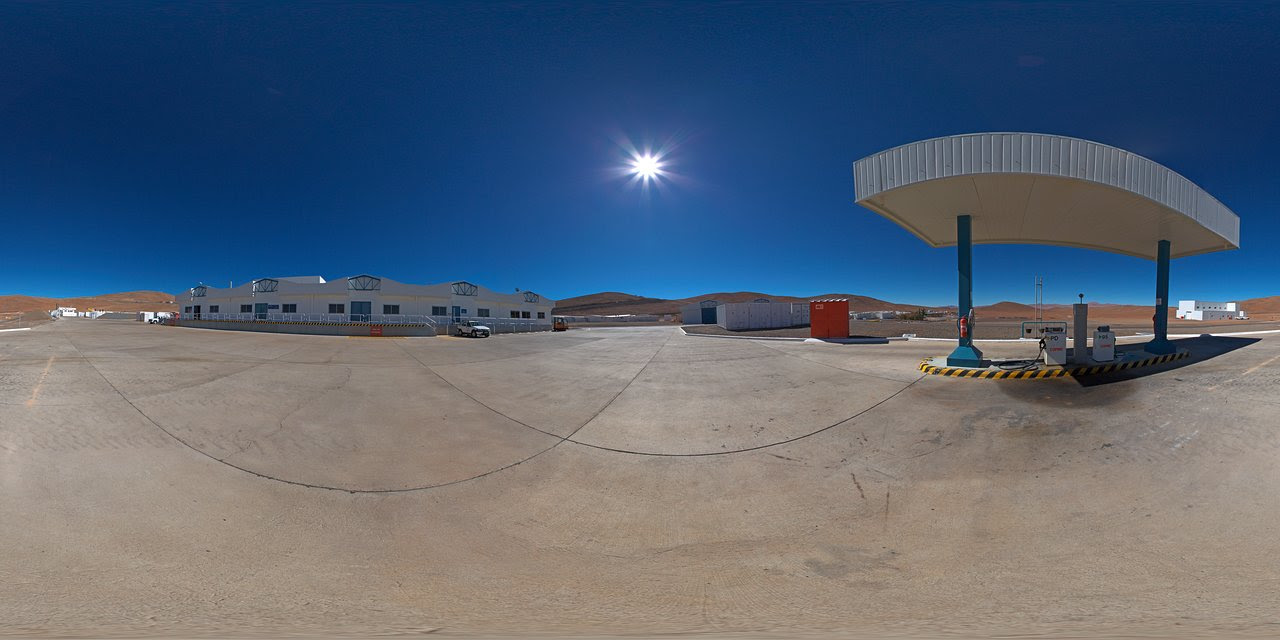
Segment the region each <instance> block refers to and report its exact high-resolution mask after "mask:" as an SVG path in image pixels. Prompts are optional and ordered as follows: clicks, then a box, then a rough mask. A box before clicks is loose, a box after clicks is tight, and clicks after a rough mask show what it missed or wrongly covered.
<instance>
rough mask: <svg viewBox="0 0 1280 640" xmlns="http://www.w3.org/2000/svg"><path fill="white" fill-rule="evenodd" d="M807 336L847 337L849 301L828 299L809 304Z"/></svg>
mask: <svg viewBox="0 0 1280 640" xmlns="http://www.w3.org/2000/svg"><path fill="white" fill-rule="evenodd" d="M809 335H810V336H811V337H814V338H848V337H849V300H848V299H847V298H828V299H824V300H811V301H810V302H809Z"/></svg>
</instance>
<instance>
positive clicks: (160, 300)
mask: <svg viewBox="0 0 1280 640" xmlns="http://www.w3.org/2000/svg"><path fill="white" fill-rule="evenodd" d="M173 302H174V298H173V294H169V293H164V292H162V291H126V292H124V293H106V294H102V295H96V296H82V297H78V298H44V297H38V296H22V295H9V296H0V313H20V312H21V313H31V312H45V311H51V310H53V309H55V308H57V307H75V308H77V309H79V310H81V311H86V310H88V309H106V310H108V311H172V310H173Z"/></svg>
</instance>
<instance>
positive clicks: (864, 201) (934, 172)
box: [853, 133, 1240, 260]
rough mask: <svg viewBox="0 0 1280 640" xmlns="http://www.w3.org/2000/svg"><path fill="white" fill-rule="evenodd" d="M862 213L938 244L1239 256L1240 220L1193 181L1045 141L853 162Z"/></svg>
mask: <svg viewBox="0 0 1280 640" xmlns="http://www.w3.org/2000/svg"><path fill="white" fill-rule="evenodd" d="M853 179H854V190H855V193H856V197H857V201H858V204H860V205H862V206H864V207H867V208H868V209H871V210H872V211H875V212H876V213H878V214H880V215H882V216H884V217H886V218H888V219H890V220H893V221H894V222H896V223H898V224H899V225H901V226H903V227H904V228H906V229H907V230H909V231H911V232H912V233H914V234H916V236H918V237H919V238H920V239H921V240H924V241H925V242H926V243H928V244H929V245H931V246H934V247H945V246H952V245H954V244H956V216H958V215H963V214H969V215H971V216H972V217H973V242H974V243H975V244H1052V245H1061V246H1066V247H1082V248H1086V249H1098V250H1100V251H1110V252H1113V253H1121V254H1125V255H1131V256H1137V257H1140V258H1148V259H1152V260H1154V259H1155V257H1156V246H1157V242H1158V241H1160V240H1168V241H1169V242H1170V254H1171V256H1172V257H1175V258H1180V257H1183V256H1191V255H1196V254H1200V253H1210V252H1213V251H1222V250H1225V249H1237V248H1239V247H1240V218H1239V217H1237V216H1236V214H1234V213H1232V212H1231V210H1230V209H1228V208H1227V207H1226V206H1224V205H1223V204H1222V203H1221V202H1218V201H1217V200H1216V199H1215V198H1214V197H1213V196H1211V195H1209V194H1208V193H1206V192H1205V191H1204V190H1203V189H1201V188H1200V187H1197V186H1196V185H1195V184H1193V183H1192V182H1191V181H1190V180H1187V179H1186V178H1184V177H1182V176H1180V175H1178V174H1177V173H1175V172H1174V171H1172V170H1170V169H1168V168H1166V167H1164V166H1161V165H1159V164H1157V163H1155V162H1152V161H1151V160H1148V159H1146V158H1144V157H1142V156H1139V155H1137V154H1134V153H1130V152H1128V151H1125V150H1123V149H1117V148H1115V147H1109V146H1107V145H1103V144H1098V143H1096V142H1090V141H1088V140H1080V139H1078V138H1067V137H1063V136H1053V135H1045V134H1038V133H975V134H967V135H958V136H948V137H945V138H934V139H932V140H924V141H922V142H914V143H911V144H906V145H903V146H901V147H896V148H893V149H889V150H887V151H881V152H880V153H877V154H874V155H870V156H867V157H866V158H863V159H861V160H859V161H857V162H855V163H853Z"/></svg>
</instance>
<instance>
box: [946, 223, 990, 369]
mask: <svg viewBox="0 0 1280 640" xmlns="http://www.w3.org/2000/svg"><path fill="white" fill-rule="evenodd" d="M971 223H972V219H971V218H970V216H968V215H963V216H956V267H957V269H958V271H959V272H960V281H959V285H960V286H959V300H958V307H959V309H957V313H958V314H959V315H958V316H957V317H958V319H957V320H956V327H957V331H956V333H957V334H958V337H959V342H960V343H959V345H957V346H956V349H955V351H952V352H951V355H949V356H947V366H949V367H981V366H982V352H981V351H979V350H978V349H977V348H976V347H974V346H973V230H972V224H971Z"/></svg>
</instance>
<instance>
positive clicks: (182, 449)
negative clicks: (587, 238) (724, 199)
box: [0, 320, 1280, 635]
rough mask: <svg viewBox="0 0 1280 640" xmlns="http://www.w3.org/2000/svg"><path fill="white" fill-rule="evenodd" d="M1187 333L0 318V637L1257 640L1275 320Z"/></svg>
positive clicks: (1278, 368) (1269, 584)
mask: <svg viewBox="0 0 1280 640" xmlns="http://www.w3.org/2000/svg"><path fill="white" fill-rule="evenodd" d="M1184 344H1185V345H1187V346H1189V347H1190V348H1191V349H1192V350H1193V352H1194V353H1197V354H1198V357H1197V358H1193V359H1192V361H1191V362H1190V363H1189V364H1181V365H1179V366H1174V367H1168V368H1166V369H1161V370H1159V371H1158V372H1156V373H1154V374H1152V375H1145V376H1141V377H1130V376H1123V377H1117V378H1110V379H1099V380H1093V381H1087V382H1086V383H1084V384H1081V383H1080V382H1076V381H1071V380H1042V381H999V382H997V381H978V380H954V379H944V378H937V377H932V376H930V377H923V378H922V377H921V376H920V375H919V374H918V372H917V371H915V369H914V366H915V364H916V363H917V362H919V360H920V359H921V358H922V357H924V356H927V355H935V354H937V353H939V352H940V350H943V351H945V349H946V347H945V345H944V346H940V345H939V344H938V343H894V344H890V345H874V346H844V345H827V344H822V345H811V344H803V343H787V342H765V341H747V340H724V339H715V338H700V337H692V336H684V335H681V334H680V332H679V331H678V330H677V329H670V328H661V327H654V328H619V329H590V330H575V331H570V332H568V333H559V334H550V333H548V334H534V335H514V336H498V337H495V338H491V339H487V340H470V339H459V338H445V337H441V338H406V339H371V338H365V339H356V338H341V337H327V336H288V335H271V334H256V333H237V332H225V331H213V330H200V329H188V328H171V327H158V326H148V325H141V324H138V323H133V322H127V321H109V320H98V321H89V320H67V321H59V322H56V323H52V324H50V325H46V326H43V327H39V328H36V329H35V330H32V331H26V332H17V333H9V334H0V460H2V461H3V463H2V465H0V514H5V517H3V518H0V539H3V540H5V548H6V552H5V553H3V554H0V576H3V578H4V579H3V580H0V603H2V604H0V633H10V634H53V633H57V634H67V633H89V634H91V635H100V634H104V633H116V634H135V635H136V634H184V635H185V634H194V633H202V632H215V631H219V630H227V629H233V630H236V631H237V632H239V633H242V634H252V633H257V632H260V633H280V632H282V631H288V632H315V633H321V632H334V631H337V632H350V633H369V632H401V633H412V632H425V631H430V630H434V629H442V630H444V631H446V632H448V631H452V632H459V633H463V632H507V633H517V634H518V633H521V632H525V631H528V630H543V631H551V632H562V633H579V632H595V633H600V632H607V631H612V632H642V633H660V632H673V633H677V632H680V633H683V632H743V633H756V632H762V631H773V632H775V633H787V634H791V633H798V632H810V633H826V632H830V631H836V630H840V631H848V632H876V633H886V632H902V633H915V632H928V631H946V630H952V631H955V630H959V631H969V632H973V633H979V634H982V633H993V632H1005V631H1018V632H1035V633H1076V632H1080V633H1104V632H1111V631H1115V630H1126V631H1132V630H1135V629H1137V630H1139V631H1145V632H1156V633H1165V632H1169V631H1171V630H1179V629H1181V630H1188V631H1191V632H1201V633H1203V632H1207V630H1210V629H1212V630H1213V631H1214V632H1215V633H1221V632H1225V631H1237V632H1244V631H1252V632H1256V633H1275V632H1276V631H1277V630H1280V626H1277V624H1278V623H1280V614H1277V611H1280V595H1278V594H1280V588H1278V585H1280V560H1277V558H1280V541H1278V539H1280V538H1278V536H1277V532H1278V531H1280V517H1278V516H1277V506H1280V501H1278V500H1277V495H1280V494H1278V493H1277V490H1278V489H1280V465H1277V464H1276V460H1277V455H1280V433H1278V432H1277V425H1278V424H1280V419H1278V416H1280V394H1277V390H1278V389H1280V339H1275V338H1267V339H1261V340H1258V339H1241V338H1237V339H1221V340H1207V339H1198V340H1194V341H1188V342H1185V343H1184ZM1026 350H1027V347H1026V346H1025V345H1017V344H1011V345H993V346H991V347H990V348H989V352H990V353H991V354H992V355H1018V354H1022V353H1023V352H1024V351H1026ZM1024 355H1033V354H1030V353H1027V354H1024ZM1210 355H1212V356H1214V357H1208V358H1206V356H1210Z"/></svg>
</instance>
